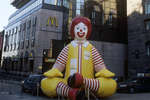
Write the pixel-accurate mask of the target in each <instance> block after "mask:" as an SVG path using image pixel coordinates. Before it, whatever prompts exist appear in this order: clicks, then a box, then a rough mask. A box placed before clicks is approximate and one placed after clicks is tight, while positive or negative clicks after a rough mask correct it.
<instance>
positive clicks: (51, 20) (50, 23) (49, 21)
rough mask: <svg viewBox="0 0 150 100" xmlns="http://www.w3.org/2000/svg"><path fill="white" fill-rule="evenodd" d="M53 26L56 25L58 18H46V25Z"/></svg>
mask: <svg viewBox="0 0 150 100" xmlns="http://www.w3.org/2000/svg"><path fill="white" fill-rule="evenodd" d="M49 25H51V26H55V27H58V20H57V19H56V17H51V16H50V17H49V18H48V20H47V26H49Z"/></svg>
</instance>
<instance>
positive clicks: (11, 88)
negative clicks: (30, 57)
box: [0, 80, 150, 100]
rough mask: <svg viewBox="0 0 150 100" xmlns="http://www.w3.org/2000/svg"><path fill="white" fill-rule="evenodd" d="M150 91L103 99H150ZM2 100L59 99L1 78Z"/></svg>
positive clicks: (117, 94) (120, 94) (0, 98)
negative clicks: (33, 93) (24, 91)
mask: <svg viewBox="0 0 150 100" xmlns="http://www.w3.org/2000/svg"><path fill="white" fill-rule="evenodd" d="M149 98H150V93H136V94H125V93H116V94H115V95H113V96H111V97H109V98H105V99H102V100H149ZM0 100H57V99H56V98H55V99H54V98H48V97H46V96H32V95H31V93H23V92H21V87H20V84H19V82H15V81H2V80H0Z"/></svg>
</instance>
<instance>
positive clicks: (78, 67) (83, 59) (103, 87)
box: [41, 43, 116, 97]
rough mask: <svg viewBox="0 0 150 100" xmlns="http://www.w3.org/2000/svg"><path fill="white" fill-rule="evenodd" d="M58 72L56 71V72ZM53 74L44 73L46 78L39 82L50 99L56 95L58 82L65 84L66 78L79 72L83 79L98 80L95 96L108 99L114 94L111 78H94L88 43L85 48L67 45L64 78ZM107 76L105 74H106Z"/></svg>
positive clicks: (80, 45)
mask: <svg viewBox="0 0 150 100" xmlns="http://www.w3.org/2000/svg"><path fill="white" fill-rule="evenodd" d="M57 71H58V70H57ZM57 71H56V72H54V74H56V75H52V76H50V77H49V75H48V74H52V73H48V72H46V73H45V75H46V74H47V75H46V76H47V77H48V78H46V79H43V80H42V82H41V88H42V91H43V92H44V94H46V95H47V96H50V97H54V96H56V95H57V93H56V87H57V84H58V83H59V82H64V83H65V84H67V79H68V77H69V76H70V75H71V74H73V73H76V72H79V73H80V74H81V75H82V76H83V77H84V78H88V79H94V78H95V79H97V80H99V89H98V91H97V95H98V96H100V97H108V96H111V95H112V94H114V93H115V91H116V82H115V81H114V80H113V79H111V78H106V77H103V76H102V77H95V74H96V73H95V70H94V64H93V59H92V45H91V44H90V43H88V44H87V45H86V46H84V45H82V44H79V45H77V46H74V45H72V44H71V43H70V44H69V45H68V59H67V62H66V67H65V75H64V78H61V77H60V76H61V75H59V74H60V72H59V71H58V73H57ZM106 74H107V73H106Z"/></svg>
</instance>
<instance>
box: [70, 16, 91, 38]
mask: <svg viewBox="0 0 150 100" xmlns="http://www.w3.org/2000/svg"><path fill="white" fill-rule="evenodd" d="M80 22H82V23H84V24H85V25H86V26H87V28H88V32H87V36H86V39H88V38H89V36H90V35H91V30H92V25H91V21H90V20H89V19H88V18H86V17H82V16H77V17H75V18H74V19H73V20H72V23H71V25H70V34H71V37H72V38H74V37H75V34H74V27H75V26H76V25H77V24H79V23H80ZM81 31H82V30H80V32H81Z"/></svg>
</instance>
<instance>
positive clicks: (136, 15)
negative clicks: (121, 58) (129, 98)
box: [127, 0, 150, 76]
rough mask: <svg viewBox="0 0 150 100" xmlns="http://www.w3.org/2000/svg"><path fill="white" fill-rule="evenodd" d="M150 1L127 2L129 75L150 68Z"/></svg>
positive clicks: (128, 0)
mask: <svg viewBox="0 0 150 100" xmlns="http://www.w3.org/2000/svg"><path fill="white" fill-rule="evenodd" d="M149 7H150V0H127V16H128V69H129V75H130V76H132V75H136V74H137V73H140V72H146V71H148V70H149V68H150V33H149V32H150V19H149V14H150V9H149ZM149 71H150V70H149Z"/></svg>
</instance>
